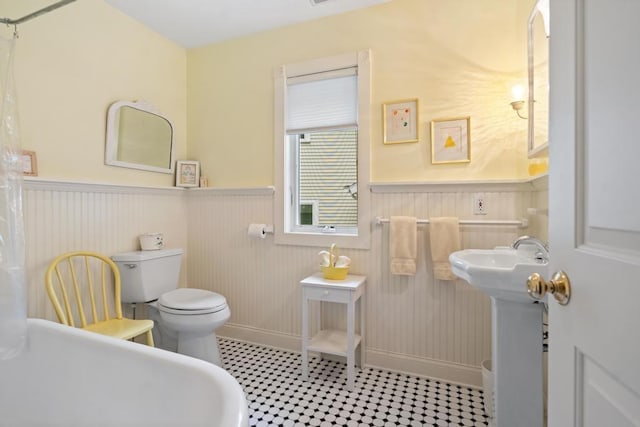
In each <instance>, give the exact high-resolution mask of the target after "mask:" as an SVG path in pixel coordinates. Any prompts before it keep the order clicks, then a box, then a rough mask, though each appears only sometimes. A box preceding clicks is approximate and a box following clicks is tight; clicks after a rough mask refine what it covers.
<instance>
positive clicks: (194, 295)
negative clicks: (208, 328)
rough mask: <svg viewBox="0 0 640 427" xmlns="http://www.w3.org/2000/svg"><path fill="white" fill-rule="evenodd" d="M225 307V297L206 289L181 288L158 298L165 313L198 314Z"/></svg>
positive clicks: (159, 304)
mask: <svg viewBox="0 0 640 427" xmlns="http://www.w3.org/2000/svg"><path fill="white" fill-rule="evenodd" d="M225 308H227V300H226V299H225V297H223V296H222V295H220V294H217V293H215V292H211V291H206V290H204V289H194V288H180V289H175V290H173V291H169V292H166V293H164V294H162V295H160V298H158V309H159V310H160V311H164V312H165V313H172V314H180V315H197V314H209V313H217V312H218V311H222V310H224V309H225Z"/></svg>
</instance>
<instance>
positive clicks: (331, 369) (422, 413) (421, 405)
mask: <svg viewBox="0 0 640 427" xmlns="http://www.w3.org/2000/svg"><path fill="white" fill-rule="evenodd" d="M218 342H219V345H220V352H221V353H222V358H223V363H224V366H225V369H226V370H227V371H228V372H229V373H230V374H231V375H233V376H234V377H235V378H236V379H237V380H238V382H239V383H240V384H241V385H242V388H243V389H244V392H245V394H246V397H247V403H248V404H249V425H251V426H322V427H324V426H487V425H489V420H488V418H487V417H486V416H485V415H484V410H483V403H482V391H480V390H474V389H470V388H467V387H461V386H457V385H452V384H447V383H444V382H441V381H436V380H430V379H425V378H420V377H416V376H411V375H405V374H399V373H394V372H387V371H383V370H380V369H373V368H367V369H365V370H364V371H360V370H358V369H356V372H357V376H356V389H355V390H354V391H352V392H349V391H347V390H346V388H345V383H346V373H345V368H346V366H345V364H344V363H340V362H335V361H328V360H320V359H318V358H311V359H310V362H309V381H307V382H305V381H302V380H301V379H300V355H299V354H296V353H291V352H287V351H282V350H275V349H271V348H266V347H261V346H257V345H253V344H247V343H242V342H238V341H233V340H228V339H224V338H219V341H218Z"/></svg>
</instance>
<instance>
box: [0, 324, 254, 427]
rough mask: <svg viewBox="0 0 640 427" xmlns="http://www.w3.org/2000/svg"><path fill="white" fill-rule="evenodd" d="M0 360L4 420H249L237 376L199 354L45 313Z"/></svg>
mask: <svg viewBox="0 0 640 427" xmlns="http://www.w3.org/2000/svg"><path fill="white" fill-rule="evenodd" d="M28 322H29V326H28V330H29V336H28V344H27V350H26V351H25V352H24V353H23V354H22V355H21V356H18V357H16V358H14V359H11V360H0V426H2V427H5V426H7V427H19V426H28V427H37V426H65V427H70V426H78V427H80V426H82V427H88V426H91V427H93V426H96V427H97V426H118V427H123V426H150V427H151V426H153V427H159V426H171V427H190V426H246V425H247V424H248V415H247V403H246V400H245V397H244V392H243V391H242V388H241V387H240V385H239V384H238V382H237V381H236V380H235V379H234V378H233V377H232V376H231V375H229V374H228V373H227V372H226V371H225V370H223V369H221V368H219V367H217V366H214V365H212V364H210V363H207V362H203V361H201V360H197V359H193V358H190V357H187V356H183V355H180V354H175V353H171V352H168V351H164V350H159V349H154V348H150V347H147V346H145V345H142V344H136V343H132V342H128V341H124V340H117V339H114V338H110V337H105V336H102V335H98V334H95V333H90V332H85V331H82V330H80V329H77V328H71V327H68V326H63V325H60V324H57V323H53V322H49V321H47V320H40V319H29V321H28Z"/></svg>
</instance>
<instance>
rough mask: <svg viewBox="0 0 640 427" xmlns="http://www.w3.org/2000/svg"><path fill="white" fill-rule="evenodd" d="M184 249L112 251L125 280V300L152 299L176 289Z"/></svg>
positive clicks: (123, 298)
mask: <svg viewBox="0 0 640 427" xmlns="http://www.w3.org/2000/svg"><path fill="white" fill-rule="evenodd" d="M182 253H183V250H182V249H160V250H156V251H134V252H123V253H119V254H115V255H113V256H112V257H111V259H112V260H113V261H114V262H115V263H116V265H117V266H118V270H120V277H121V280H122V291H121V293H122V302H125V303H131V302H148V301H153V300H155V299H158V298H159V297H160V295H162V294H164V293H165V292H169V291H172V290H174V289H177V288H178V280H179V278H180V263H181V258H182Z"/></svg>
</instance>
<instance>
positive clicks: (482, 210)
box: [473, 193, 487, 215]
mask: <svg viewBox="0 0 640 427" xmlns="http://www.w3.org/2000/svg"><path fill="white" fill-rule="evenodd" d="M473 214H474V215H486V214H487V199H486V198H485V197H484V193H475V194H474V195H473Z"/></svg>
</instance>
